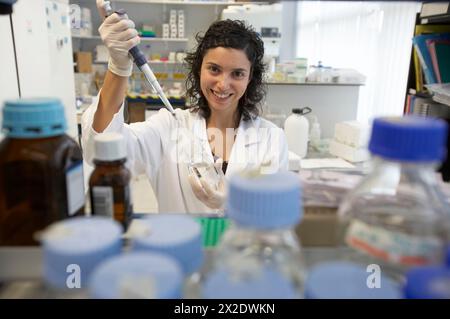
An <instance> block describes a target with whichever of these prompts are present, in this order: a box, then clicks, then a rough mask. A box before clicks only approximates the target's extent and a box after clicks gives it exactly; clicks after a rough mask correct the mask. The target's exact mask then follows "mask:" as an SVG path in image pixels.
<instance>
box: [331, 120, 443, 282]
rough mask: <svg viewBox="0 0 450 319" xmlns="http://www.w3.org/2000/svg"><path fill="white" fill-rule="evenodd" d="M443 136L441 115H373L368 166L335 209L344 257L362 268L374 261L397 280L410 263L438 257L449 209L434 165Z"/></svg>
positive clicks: (440, 153)
mask: <svg viewBox="0 0 450 319" xmlns="http://www.w3.org/2000/svg"><path fill="white" fill-rule="evenodd" d="M446 136H447V127H446V124H445V122H443V121H441V120H435V119H429V118H428V119H427V118H419V117H415V116H406V117H403V118H401V117H391V118H378V119H375V120H374V122H373V127H372V135H371V139H370V143H369V150H370V152H371V153H372V155H373V157H374V163H373V164H374V165H373V170H372V172H371V173H370V174H369V175H368V176H366V177H365V178H364V179H363V180H362V181H361V182H360V184H359V185H358V186H356V187H355V189H354V190H353V191H352V192H351V193H350V194H349V195H347V197H346V198H345V199H344V201H343V202H342V204H341V205H340V207H339V211H338V214H339V218H340V225H341V227H340V229H339V230H340V231H339V237H340V241H341V244H342V245H343V246H344V247H347V248H349V249H348V250H346V251H345V252H344V256H343V257H344V258H345V259H350V260H353V261H355V262H357V263H359V264H362V266H364V267H367V266H368V265H370V264H376V265H378V266H380V269H381V272H382V273H383V274H384V275H388V276H390V277H391V278H392V279H394V280H396V281H397V282H402V281H403V280H404V274H405V271H406V270H407V269H408V268H410V267H413V266H423V265H430V264H436V263H439V262H441V261H442V260H443V258H444V255H445V248H446V245H447V243H448V241H449V233H450V231H449V221H450V208H449V206H448V204H447V203H446V202H445V199H444V196H443V195H442V193H441V192H440V190H439V188H438V182H437V177H436V174H435V168H436V165H437V164H438V163H439V162H440V161H441V160H442V159H443V158H444V156H445V153H446V149H445V142H446ZM347 252H348V253H347Z"/></svg>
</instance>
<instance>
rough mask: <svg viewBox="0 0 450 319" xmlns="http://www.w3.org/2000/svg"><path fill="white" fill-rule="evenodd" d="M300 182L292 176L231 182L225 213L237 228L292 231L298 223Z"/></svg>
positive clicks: (240, 178) (235, 178)
mask: <svg viewBox="0 0 450 319" xmlns="http://www.w3.org/2000/svg"><path fill="white" fill-rule="evenodd" d="M301 200H302V199H301V191H300V179H299V177H298V175H296V174H294V173H292V172H279V173H276V174H267V175H258V176H253V177H245V176H242V175H234V176H232V177H231V179H230V184H229V193H228V202H227V207H226V213H227V214H228V216H229V217H230V218H231V219H233V220H234V221H235V222H236V223H237V224H239V225H243V226H248V227H254V228H257V229H274V228H282V227H291V226H294V225H295V224H297V223H298V222H299V221H300V218H301V217H302V214H303V208H302V207H303V206H302V205H301Z"/></svg>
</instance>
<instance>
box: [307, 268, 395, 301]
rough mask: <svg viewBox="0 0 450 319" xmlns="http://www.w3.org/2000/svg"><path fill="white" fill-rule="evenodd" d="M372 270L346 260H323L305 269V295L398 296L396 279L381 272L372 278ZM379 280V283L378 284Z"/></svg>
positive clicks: (316, 296) (333, 297) (375, 297)
mask: <svg viewBox="0 0 450 319" xmlns="http://www.w3.org/2000/svg"><path fill="white" fill-rule="evenodd" d="M370 275H371V272H367V269H366V268H364V267H361V266H360V265H357V264H354V263H351V262H346V261H330V262H322V263H319V264H318V265H315V266H314V267H313V268H312V269H310V270H309V272H308V277H307V279H306V282H305V298H307V299H401V298H402V292H401V289H400V288H399V287H398V286H397V285H396V283H395V282H393V281H392V280H390V279H389V278H387V277H384V276H382V275H380V277H379V278H378V279H376V280H377V281H375V279H374V280H371V277H370ZM378 283H379V286H378Z"/></svg>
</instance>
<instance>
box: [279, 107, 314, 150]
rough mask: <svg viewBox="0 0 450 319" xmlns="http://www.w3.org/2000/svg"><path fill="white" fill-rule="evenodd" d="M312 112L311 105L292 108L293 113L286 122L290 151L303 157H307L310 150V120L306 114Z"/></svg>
mask: <svg viewBox="0 0 450 319" xmlns="http://www.w3.org/2000/svg"><path fill="white" fill-rule="evenodd" d="M310 112H311V108H309V107H304V108H298V109H292V114H291V115H289V116H288V118H287V119H286V121H285V122H284V132H285V133H286V139H287V143H288V148H289V151H291V152H294V153H295V154H297V155H298V156H300V157H301V158H305V157H306V154H307V152H308V139H309V121H308V119H307V118H306V117H305V116H304V115H305V114H308V113H310Z"/></svg>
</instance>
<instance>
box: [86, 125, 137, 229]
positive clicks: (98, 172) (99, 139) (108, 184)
mask: <svg viewBox="0 0 450 319" xmlns="http://www.w3.org/2000/svg"><path fill="white" fill-rule="evenodd" d="M94 143H95V156H94V164H95V169H94V171H93V172H92V174H91V177H90V178H89V188H90V192H89V194H90V199H91V209H92V215H100V216H109V217H111V218H113V219H115V220H116V221H118V222H120V223H121V224H122V227H123V229H124V230H126V229H127V228H128V226H129V224H130V222H131V219H132V214H133V204H132V198H131V191H130V180H131V173H130V171H129V170H128V168H126V167H125V162H126V160H127V153H126V146H125V140H124V138H123V136H122V135H121V134H118V133H103V134H100V135H97V136H96V137H95V139H94Z"/></svg>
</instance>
